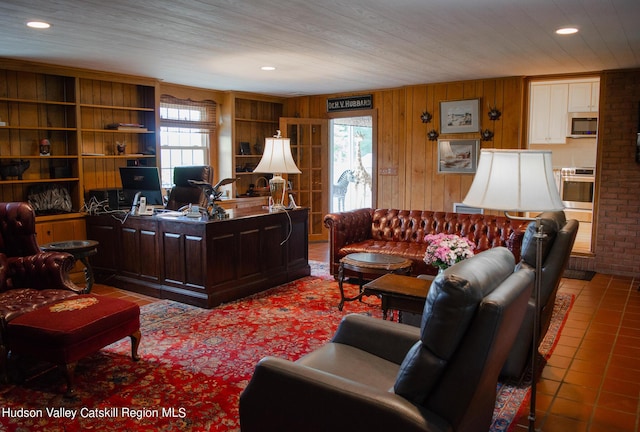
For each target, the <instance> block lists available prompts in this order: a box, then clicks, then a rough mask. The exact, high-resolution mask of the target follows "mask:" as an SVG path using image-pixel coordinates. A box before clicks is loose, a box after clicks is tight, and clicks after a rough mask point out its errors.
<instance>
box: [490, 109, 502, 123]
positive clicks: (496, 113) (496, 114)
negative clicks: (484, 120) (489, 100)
mask: <svg viewBox="0 0 640 432" xmlns="http://www.w3.org/2000/svg"><path fill="white" fill-rule="evenodd" d="M487 115H488V116H489V120H491V121H496V120H500V116H501V115H502V113H501V112H500V110H499V109H498V108H497V107H491V106H490V107H489V111H488V112H487Z"/></svg>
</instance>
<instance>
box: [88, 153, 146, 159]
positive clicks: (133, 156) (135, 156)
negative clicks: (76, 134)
mask: <svg viewBox="0 0 640 432" xmlns="http://www.w3.org/2000/svg"><path fill="white" fill-rule="evenodd" d="M155 157H156V155H145V154H123V155H82V159H153V158H155Z"/></svg>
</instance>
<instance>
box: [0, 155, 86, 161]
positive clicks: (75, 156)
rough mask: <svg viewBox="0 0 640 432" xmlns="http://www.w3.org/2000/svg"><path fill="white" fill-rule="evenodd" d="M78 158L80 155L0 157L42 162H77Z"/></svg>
mask: <svg viewBox="0 0 640 432" xmlns="http://www.w3.org/2000/svg"><path fill="white" fill-rule="evenodd" d="M77 158H78V155H55V156H54V155H51V156H40V155H18V156H11V155H2V156H0V160H1V159H9V160H14V159H40V160H43V161H44V160H56V159H72V160H75V159H77Z"/></svg>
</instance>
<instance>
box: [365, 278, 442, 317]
mask: <svg viewBox="0 0 640 432" xmlns="http://www.w3.org/2000/svg"><path fill="white" fill-rule="evenodd" d="M431 282H432V280H427V279H420V278H417V277H411V276H403V275H398V274H386V275H384V276H381V277H379V278H378V279H375V280H373V281H371V282H369V283H368V284H366V285H365V286H364V295H370V294H371V295H377V296H379V297H380V299H381V300H382V305H381V306H382V319H385V320H386V319H387V312H388V310H389V309H391V310H397V311H404V312H411V313H415V314H420V315H422V311H423V309H424V302H425V300H426V298H427V293H428V292H429V288H430V287H431Z"/></svg>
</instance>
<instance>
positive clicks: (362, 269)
mask: <svg viewBox="0 0 640 432" xmlns="http://www.w3.org/2000/svg"><path fill="white" fill-rule="evenodd" d="M345 269H347V270H351V271H354V272H356V273H358V278H359V285H360V291H359V293H358V295H356V296H354V297H345V296H344V289H343V287H342V283H343V282H344V270H345ZM387 273H401V274H409V273H411V260H409V259H406V258H401V257H397V256H393V255H387V254H379V253H368V252H364V253H352V254H349V255H347V256H345V257H344V258H342V259H341V260H340V266H339V267H338V287H339V288H340V303H339V304H338V310H342V307H343V306H344V302H348V301H354V300H361V299H362V296H363V295H365V292H364V289H363V279H364V275H365V274H375V275H384V274H387Z"/></svg>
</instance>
